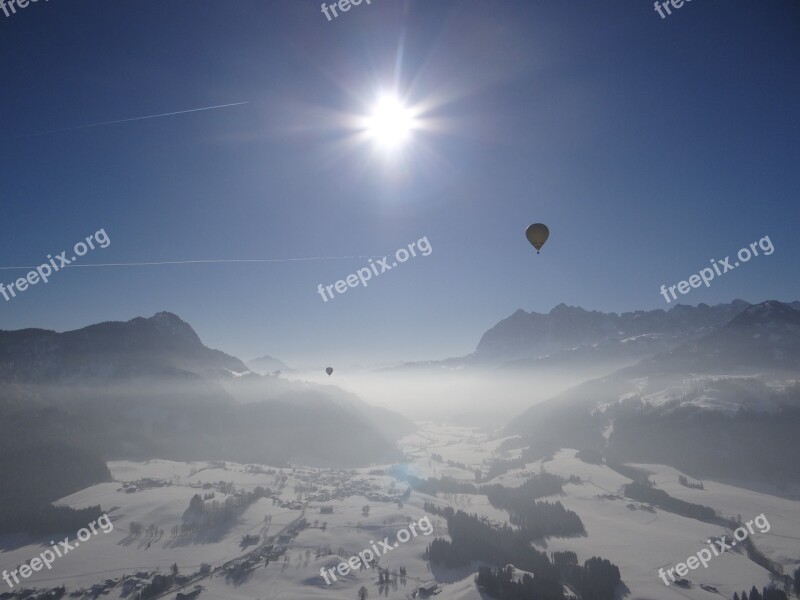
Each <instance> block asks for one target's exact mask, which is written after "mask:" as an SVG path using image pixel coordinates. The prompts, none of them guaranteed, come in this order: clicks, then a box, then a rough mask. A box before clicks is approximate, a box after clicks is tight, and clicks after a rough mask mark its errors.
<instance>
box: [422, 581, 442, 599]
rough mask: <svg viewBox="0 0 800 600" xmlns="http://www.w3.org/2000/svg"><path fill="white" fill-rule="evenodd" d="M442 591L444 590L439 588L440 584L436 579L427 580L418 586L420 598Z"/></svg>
mask: <svg viewBox="0 0 800 600" xmlns="http://www.w3.org/2000/svg"><path fill="white" fill-rule="evenodd" d="M441 591H442V590H440V589H439V584H438V583H436V582H435V581H426V582H425V583H423V584H422V585H420V586H419V587H418V588H417V592H419V596H420V598H427V597H428V596H433V595H434V594H438V593H439V592H441Z"/></svg>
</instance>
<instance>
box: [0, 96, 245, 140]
mask: <svg viewBox="0 0 800 600" xmlns="http://www.w3.org/2000/svg"><path fill="white" fill-rule="evenodd" d="M243 104H250V103H249V102H234V103H233V104H218V105H217V106H204V107H202V108H190V109H189V110H177V111H175V112H168V113H161V114H158V115H146V116H143V117H131V118H129V119H119V120H117V121H104V122H103V123H90V124H89V125H78V126H77V127H65V128H64V129H51V130H50V131H42V132H39V133H24V134H22V135H15V136H10V137H5V138H3V139H5V140H10V139H18V138H23V137H35V136H39V135H48V134H51V133H60V132H62V131H76V130H78V129H88V128H90V127H100V126H102V125H114V124H116V123H129V122H130V121H143V120H145V119H158V118H161V117H170V116H172V115H184V114H186V113H193V112H200V111H203V110H214V109H215V108H228V107H230V106H242V105H243Z"/></svg>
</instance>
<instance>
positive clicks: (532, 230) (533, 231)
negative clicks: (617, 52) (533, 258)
mask: <svg viewBox="0 0 800 600" xmlns="http://www.w3.org/2000/svg"><path fill="white" fill-rule="evenodd" d="M525 237H526V238H528V241H529V242H530V243H531V244H533V247H534V248H536V254H539V250H541V249H542V246H544V243H545V242H546V241H547V238H548V237H550V230H549V229H548V228H547V225H545V224H543V223H534V224H533V225H528V228H527V229H526V230H525Z"/></svg>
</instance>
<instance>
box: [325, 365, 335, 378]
mask: <svg viewBox="0 0 800 600" xmlns="http://www.w3.org/2000/svg"><path fill="white" fill-rule="evenodd" d="M325 372H326V373H327V374H328V377H330V376H331V373H333V367H328V368H327V369H325Z"/></svg>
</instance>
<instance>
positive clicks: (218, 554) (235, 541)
mask: <svg viewBox="0 0 800 600" xmlns="http://www.w3.org/2000/svg"><path fill="white" fill-rule="evenodd" d="M503 441H504V440H503V439H491V438H490V437H489V436H487V435H486V434H482V433H479V432H477V431H476V430H472V429H468V428H464V427H452V426H441V425H434V424H432V423H424V424H422V426H421V429H420V431H419V432H418V433H416V434H414V435H412V436H408V437H407V438H405V439H404V440H403V441H402V444H401V446H402V448H403V450H404V451H405V452H406V455H407V456H409V457H411V458H410V459H409V462H408V463H407V464H406V465H404V468H405V469H406V470H407V472H409V473H411V474H413V475H415V476H417V477H420V478H426V477H440V476H443V475H444V476H447V477H452V478H455V479H459V480H462V481H464V482H465V483H466V482H473V481H474V473H473V471H472V469H475V468H482V469H485V468H486V466H487V465H488V464H489V463H490V462H491V460H493V459H495V458H504V459H508V458H513V457H514V456H515V455H514V454H513V453H509V454H504V455H502V454H500V453H499V451H498V447H499V445H500V444H501V443H502V442H503ZM433 455H438V456H441V459H442V460H443V461H444V462H440V461H439V460H438V457H437V459H433V458H431V457H432V456H433ZM447 461H452V462H453V463H458V466H452V465H447ZM462 465H463V466H462ZM637 466H638V467H640V468H643V469H646V470H647V471H649V472H651V473H652V475H651V479H652V481H653V482H654V483H655V484H656V486H657V487H658V488H660V489H662V490H664V491H666V492H667V493H668V494H670V495H672V496H674V497H675V498H679V499H682V500H686V501H689V502H694V503H698V504H703V505H706V506H710V507H712V508H714V509H715V510H717V511H718V512H719V513H720V514H722V515H724V516H728V517H736V516H737V515H741V516H742V518H743V519H744V520H745V521H747V520H748V519H753V518H755V517H756V516H758V515H760V514H762V513H763V514H764V516H765V517H766V518H767V519H768V521H769V524H770V530H769V531H767V532H764V533H760V532H759V531H758V530H757V531H756V532H755V534H753V535H752V536H751V539H752V541H753V542H754V543H755V545H756V546H757V548H758V549H759V550H760V551H761V552H763V553H764V554H765V555H766V556H767V557H769V558H770V559H772V560H774V561H776V562H778V563H779V564H781V565H783V566H784V568H785V571H786V572H787V573H789V572H791V571H793V569H794V568H795V566H797V565H798V564H799V563H800V504H799V503H798V500H797V499H798V498H800V489H797V488H789V489H782V490H768V489H766V488H764V487H763V486H761V487H759V486H755V485H749V484H745V483H740V484H734V483H732V482H725V483H722V482H714V481H703V486H704V488H705V489H703V490H699V489H691V488H688V487H685V486H683V485H681V484H680V483H679V482H678V477H679V476H680V475H681V473H679V472H678V471H676V470H674V469H672V468H669V467H665V466H661V465H637ZM388 467H389V465H384V466H382V467H371V468H364V469H355V470H349V471H336V470H317V469H311V468H302V467H296V468H294V469H292V468H282V469H278V468H270V467H269V466H267V465H260V466H257V467H256V466H246V465H239V464H234V463H205V462H197V463H178V462H171V461H163V460H153V461H148V462H139V463H137V462H130V461H118V462H112V463H109V469H110V470H111V473H112V475H113V477H114V481H113V482H111V483H103V484H100V485H95V486H92V487H90V488H87V489H84V490H82V491H80V492H78V493H76V494H72V495H71V496H68V497H66V498H63V499H62V500H60V501H59V504H64V505H67V506H71V507H74V508H80V507H86V506H92V505H97V504H100V505H101V506H102V508H103V510H105V511H106V512H107V513H108V514H109V516H110V517H111V519H112V521H113V524H114V529H113V531H111V532H109V533H102V532H99V533H98V534H97V535H95V536H92V537H91V538H90V539H89V540H87V541H86V542H84V543H81V544H80V546H79V547H76V548H75V549H74V550H72V551H71V552H69V554H67V555H66V556H64V557H62V558H59V559H57V560H56V561H55V562H54V563H53V567H52V570H44V571H39V572H37V573H34V574H33V575H32V576H31V577H30V578H29V579H28V580H26V581H25V584H24V586H20V587H28V588H33V587H36V588H47V587H55V586H56V585H59V584H64V585H66V587H67V591H68V592H73V591H75V590H89V589H90V588H91V587H92V586H93V585H97V584H103V582H105V580H107V579H111V580H115V583H114V585H110V586H108V587H107V589H106V590H104V591H105V595H107V596H108V597H109V598H125V597H127V596H128V595H129V594H126V593H124V592H123V589H122V587H123V586H122V583H121V582H120V578H122V577H123V576H124V575H125V576H132V575H134V574H136V573H137V572H142V571H146V572H147V574H146V575H147V577H143V578H142V581H143V582H147V581H149V580H151V579H152V576H153V574H154V573H155V572H156V571H158V572H160V573H168V572H169V570H170V567H171V565H172V564H173V563H175V564H177V566H178V569H179V572H180V573H181V574H184V575H192V574H193V573H196V572H197V571H198V570H199V569H200V566H201V564H203V563H207V564H209V565H210V567H211V569H212V572H211V573H210V574H209V575H208V576H205V577H193V578H191V579H190V580H189V581H188V582H187V584H186V587H185V589H184V590H183V591H184V592H189V591H191V590H192V589H194V586H195V585H200V586H202V590H203V591H202V593H201V594H200V598H201V599H203V600H217V599H219V600H221V599H240V598H241V599H243V600H244V599H269V598H282V599H287V600H310V599H316V598H328V599H338V598H341V599H353V598H356V597H357V592H358V589H359V588H360V587H361V586H362V585H363V586H366V587H367V589H368V590H369V593H370V597H379V596H380V597H385V598H411V594H412V592H413V591H414V590H415V589H416V587H417V586H418V585H419V584H420V583H422V582H425V581H427V580H430V579H436V580H437V581H438V582H439V583H440V585H441V593H440V594H439V595H438V596H437V598H440V599H442V600H445V599H447V600H478V599H479V598H482V596H481V594H480V593H479V592H478V591H477V590H476V588H475V585H474V581H473V577H474V574H475V572H476V571H477V566H478V565H472V567H467V568H464V569H460V570H453V571H448V570H445V569H442V568H440V567H438V566H437V565H429V564H428V562H427V561H426V560H425V559H424V553H425V550H426V547H427V545H428V543H430V540H432V539H433V538H434V537H437V536H438V537H445V538H447V537H448V536H447V531H446V524H445V522H444V520H443V519H441V518H439V517H436V516H433V515H429V519H430V522H431V523H432V524H433V528H434V530H433V533H432V534H431V535H430V536H425V535H418V536H416V537H412V538H411V539H410V540H409V541H408V542H406V543H402V544H398V546H397V547H393V548H392V550H391V551H390V552H386V553H385V555H384V556H383V557H381V559H380V567H381V568H388V569H389V570H390V571H395V570H399V569H400V567H405V568H406V569H407V577H404V578H398V581H397V583H396V584H388V586H381V585H380V584H379V581H378V571H377V569H376V568H372V569H362V570H359V571H355V572H351V573H349V574H347V575H345V576H339V577H338V580H337V581H336V582H334V583H332V584H331V585H328V584H326V583H325V581H324V580H323V578H322V577H321V575H320V569H323V568H325V569H329V568H334V567H336V565H337V564H339V563H340V562H342V561H344V560H346V559H347V558H349V557H350V556H354V555H356V554H357V553H358V552H361V551H362V550H364V549H368V548H370V545H371V544H373V543H376V541H377V540H381V539H384V538H386V537H388V538H389V540H390V541H392V540H395V539H396V537H395V536H396V533H397V531H398V530H399V529H401V528H403V527H405V526H407V525H408V523H410V522H412V521H416V522H419V520H420V519H422V518H423V517H425V512H424V511H423V509H422V507H423V503H424V502H426V501H427V502H433V503H435V504H437V505H439V506H452V507H453V508H455V509H460V510H464V511H466V512H470V513H477V514H479V515H481V516H485V517H487V518H489V519H490V520H491V521H493V522H497V523H500V522H504V521H507V519H508V514H507V513H506V512H505V511H502V510H499V509H496V508H494V507H492V506H491V505H490V504H489V503H488V501H487V499H486V497H485V496H483V495H479V494H477V495H476V494H439V495H438V496H437V497H432V496H427V495H424V494H420V493H417V492H413V493H411V495H410V497H408V498H407V499H404V500H403V501H402V503H401V502H399V501H398V497H399V496H400V495H401V494H402V493H403V492H404V491H405V490H406V488H407V484H406V483H405V482H400V481H397V480H395V479H394V478H393V477H391V476H389V475H387V474H385V473H383V471H384V469H386V468H388ZM463 467H466V469H465V468H463ZM542 469H543V470H545V471H547V472H549V473H554V474H558V475H562V476H564V477H569V476H572V475H575V476H578V477H580V478H581V480H582V483H580V484H567V485H565V486H564V494H563V495H561V496H558V497H551V498H547V500H559V501H560V502H562V503H563V504H564V506H565V507H566V508H568V509H569V510H573V511H575V512H576V513H578V515H579V516H580V518H581V519H582V521H583V523H584V525H585V527H586V531H587V535H586V536H581V537H571V538H550V539H547V540H540V541H538V542H537V546H538V547H539V548H540V549H542V550H546V551H548V552H552V551H557V550H572V551H574V552H576V553H577V555H578V558H579V560H580V561H584V560H586V559H588V558H590V557H592V556H602V557H603V558H607V559H609V560H611V561H612V562H613V563H615V564H617V565H618V566H619V567H620V570H621V573H622V579H623V582H624V584H625V586H627V587H626V588H625V589H622V590H620V592H621V594H623V595H624V597H627V598H631V599H636V598H642V599H649V600H658V599H662V598H663V599H669V598H675V597H684V598H697V599H703V598H710V597H711V596H712V595H716V594H713V593H711V592H707V591H704V590H702V589H701V588H700V587H699V584H701V583H702V584H707V585H712V586H714V587H716V588H717V589H718V590H719V595H721V596H722V597H725V598H731V597H732V596H733V593H734V592H735V591H741V590H742V589H748V590H749V589H750V588H751V587H752V586H753V585H756V586H758V587H761V586H764V585H767V584H768V583H769V582H770V574H769V573H768V572H767V571H766V570H765V569H763V568H762V567H760V566H758V565H756V564H755V563H754V562H752V561H751V560H750V559H749V558H748V557H747V556H746V555H745V554H744V553H742V552H740V551H738V550H739V549H738V548H737V549H735V550H734V551H731V552H727V553H725V554H723V555H721V556H719V557H714V558H712V559H711V560H710V562H709V564H708V568H706V569H704V568H702V566H701V567H700V568H699V569H697V570H694V571H690V573H689V575H688V576H687V578H688V579H689V580H691V581H692V582H693V583H694V584H695V587H693V588H692V589H682V588H678V587H676V586H675V585H671V586H669V587H667V586H665V585H664V583H663V582H662V580H661V579H659V576H658V570H659V568H664V569H668V568H671V567H674V566H675V565H676V564H677V563H681V562H685V561H686V559H687V558H688V557H689V556H691V555H693V554H695V553H696V552H698V551H699V550H701V549H703V548H706V547H707V544H706V542H705V540H706V539H709V538H710V537H712V536H715V537H716V536H720V535H728V539H730V538H731V536H730V532H726V531H724V529H722V528H720V527H718V526H714V525H709V524H706V523H702V522H699V521H696V520H693V519H689V518H684V517H680V516H677V515H675V514H672V513H669V512H666V511H663V510H660V509H657V508H652V507H648V506H645V505H642V504H641V503H639V502H636V501H633V500H630V499H627V498H622V497H621V490H622V487H623V486H624V485H625V484H626V483H629V482H630V480H629V479H627V478H626V477H624V476H622V475H620V474H619V473H616V472H615V471H612V470H610V469H608V468H607V467H605V466H603V465H593V464H587V463H585V462H582V461H581V460H579V459H577V458H576V457H575V451H574V450H562V451H560V452H558V453H557V454H556V455H555V456H554V457H553V458H552V459H545V460H543V461H536V462H532V463H529V464H526V465H525V467H524V468H519V469H513V470H510V471H508V472H507V473H505V474H502V475H500V476H498V477H496V478H494V479H493V480H492V481H491V482H492V483H500V484H502V485H505V486H518V485H521V484H522V483H523V482H524V481H525V480H526V479H527V478H528V477H529V476H531V475H532V474H535V473H538V472H539V471H540V470H542ZM689 479H690V481H694V480H692V479H691V478H689ZM154 481H155V482H158V483H157V484H153V482H154ZM221 482H224V484H223V486H222V487H221V488H220V483H221ZM231 484H232V487H231ZM158 486H160V487H158ZM226 486H227V487H226ZM257 486H262V487H263V488H269V489H270V490H271V491H272V492H273V494H274V496H273V498H268V497H264V498H259V499H258V500H256V501H255V502H253V503H251V504H249V505H248V506H246V507H243V508H242V509H241V511H239V512H238V513H237V515H236V518H235V520H234V521H232V522H231V523H228V524H226V525H225V526H224V527H222V528H218V529H215V530H213V531H208V532H203V533H201V534H192V535H186V536H178V537H175V536H173V534H172V530H173V527H175V526H176V525H180V524H181V523H182V522H183V521H184V518H185V516H186V514H187V509H188V507H189V502H190V500H191V498H192V496H194V495H195V494H199V495H200V496H201V497H202V496H203V495H206V494H210V493H212V492H213V493H214V500H216V501H218V502H220V503H224V502H225V499H226V498H228V497H235V494H237V493H241V492H252V491H253V490H254V489H255V488H256V487H257ZM220 489H223V490H225V492H222V491H219V490H220ZM337 490H338V493H337ZM337 496H338V497H337ZM206 502H211V500H207V501H206ZM323 507H328V508H327V509H326V512H325V513H323V512H322V510H323ZM365 507H369V510H368V511H367V510H366V509H365ZM330 510H332V512H327V511H330ZM301 516H302V517H304V518H305V519H306V521H307V522H308V524H309V527H308V528H306V529H303V530H301V531H300V532H299V533H294V534H292V535H289V534H287V531H290V528H291V526H292V525H293V524H296V523H297V522H298V519H300V517H301ZM132 522H138V523H141V524H142V526H143V527H144V528H145V529H147V528H152V529H154V530H158V532H157V533H156V534H155V536H153V535H149V534H142V535H140V536H134V535H132V534H131V523H132ZM161 530H163V533H162V532H161ZM246 535H251V536H255V538H257V539H258V540H259V543H261V544H264V545H266V544H267V543H270V544H273V545H276V546H278V545H281V553H280V554H279V555H278V556H275V557H273V558H271V559H270V562H269V564H266V562H265V561H264V560H260V561H258V562H256V564H254V565H252V568H251V569H250V570H249V572H248V573H247V576H246V577H244V578H241V579H237V580H233V579H231V577H230V576H229V573H228V572H227V571H226V570H225V569H226V568H228V567H229V566H230V564H231V561H236V560H240V559H242V558H243V557H246V556H247V554H248V552H250V551H251V550H252V549H253V548H254V547H255V546H252V545H251V546H244V545H243V540H242V538H243V536H246ZM281 536H283V537H281ZM48 541H49V538H47V539H44V538H42V539H30V538H25V539H22V538H19V537H13V538H12V537H8V536H7V537H5V538H2V539H0V544H1V545H2V548H3V550H2V552H1V553H0V561H2V568H4V569H8V570H11V569H15V568H17V567H18V565H20V564H22V563H24V562H25V561H28V560H29V559H31V558H33V557H34V556H36V555H38V554H39V553H40V552H42V551H43V550H45V549H46V547H47V546H49V544H48ZM337 554H338V555H337ZM141 575H144V574H141ZM75 597H80V596H79V595H76V596H75ZM83 597H87V598H89V597H92V595H91V594H88V593H87V594H86V595H84V596H83ZM164 597H169V598H174V597H175V590H173V591H172V592H171V593H169V594H166V595H165V596H164Z"/></svg>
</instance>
